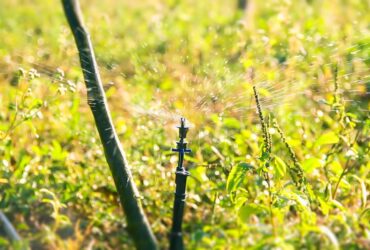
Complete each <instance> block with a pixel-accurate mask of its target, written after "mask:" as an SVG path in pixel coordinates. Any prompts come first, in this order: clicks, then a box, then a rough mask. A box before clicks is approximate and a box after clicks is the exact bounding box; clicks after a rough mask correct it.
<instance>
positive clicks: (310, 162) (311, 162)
mask: <svg viewBox="0 0 370 250" xmlns="http://www.w3.org/2000/svg"><path fill="white" fill-rule="evenodd" d="M319 167H322V163H321V161H320V160H319V159H317V158H309V159H306V160H304V161H303V162H302V168H303V170H304V171H305V172H306V173H311V172H312V171H313V170H314V169H316V168H319Z"/></svg>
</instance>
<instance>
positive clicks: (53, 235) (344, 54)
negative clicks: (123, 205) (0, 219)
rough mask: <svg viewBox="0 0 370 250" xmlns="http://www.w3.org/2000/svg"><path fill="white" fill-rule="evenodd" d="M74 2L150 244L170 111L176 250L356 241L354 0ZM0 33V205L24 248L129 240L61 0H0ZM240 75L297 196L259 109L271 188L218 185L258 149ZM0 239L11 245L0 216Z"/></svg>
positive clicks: (359, 200) (101, 245) (159, 224)
mask: <svg viewBox="0 0 370 250" xmlns="http://www.w3.org/2000/svg"><path fill="white" fill-rule="evenodd" d="M80 2H81V7H82V10H83V14H84V19H85V22H86V25H87V28H88V29H89V31H90V35H91V38H92V41H93V45H94V48H95V52H96V56H97V60H98V64H99V66H100V69H101V74H102V79H103V82H104V87H105V90H106V94H107V97H108V103H109V106H110V109H111V111H112V116H113V120H114V124H115V126H116V129H117V132H118V134H119V137H120V139H121V142H122V144H123V148H124V149H125V150H126V152H127V154H128V161H129V163H130V166H131V169H132V172H133V175H134V179H135V181H136V182H137V185H138V188H139V191H140V193H141V195H142V197H141V199H142V204H143V206H144V209H145V211H146V213H147V214H148V218H149V221H150V223H151V224H152V227H153V231H154V232H155V234H156V235H157V236H158V239H159V242H160V245H161V247H162V248H165V247H167V244H168V240H167V236H168V232H169V229H170V226H171V218H172V204H173V192H174V189H175V186H174V177H175V175H174V169H175V167H176V162H177V158H176V155H174V154H173V153H172V152H171V147H173V146H175V141H176V139H177V131H176V129H175V126H176V125H177V124H178V122H179V117H181V116H184V117H185V118H187V119H188V121H189V123H190V125H191V129H190V135H189V147H190V148H191V149H192V151H193V153H192V154H191V155H190V156H188V157H187V158H186V160H187V163H186V166H187V167H188V169H189V171H190V172H191V177H190V179H189V183H188V198H187V204H186V212H185V213H186V214H185V218H184V220H185V222H184V232H185V233H184V237H185V244H186V246H187V249H367V248H368V247H369V245H370V228H369V216H370V213H369V211H370V210H369V201H368V199H369V195H368V193H369V191H368V190H369V186H370V179H369V167H370V165H369V143H370V141H369V129H370V119H369V89H370V79H369V65H370V59H369V55H370V45H369V43H370V36H369V23H370V15H369V14H368V13H369V5H370V4H369V2H368V1H366V0H330V1H329V0H326V1H325V0H322V1H319V0H306V1H304V0H296V1H292V0H285V1H277V0H268V1H255V0H251V1H249V5H248V8H247V9H246V10H239V9H237V1H236V0H235V1H225V0H213V1H211V0H202V1H196V0H151V1H149V0H143V1H118V0H106V1H98V0H90V1H87V0H81V1H80ZM0 37H1V39H0V58H1V60H0V82H1V84H0V209H1V211H3V212H4V213H5V214H6V215H7V216H8V218H9V219H10V221H11V222H12V223H13V225H14V226H15V228H16V229H17V231H18V232H19V234H20V236H21V237H22V239H23V241H24V242H25V244H27V245H29V246H30V247H31V248H32V249H85V248H86V249H131V248H133V243H132V241H131V240H130V238H129V236H128V234H127V232H126V231H125V227H126V225H125V219H124V215H123V214H122V211H121V209H120V207H119V202H118V201H117V199H118V198H117V194H116V191H115V187H114V184H113V179H112V177H111V174H110V171H109V168H108V166H107V164H106V162H105V158H104V154H103V151H102V147H101V144H100V141H99V138H98V134H97V131H96V129H95V126H94V123H93V119H92V115H91V112H90V110H89V107H88V105H87V102H86V90H85V85H84V84H83V79H82V74H81V70H80V68H79V63H78V55H77V51H76V48H75V44H74V40H73V37H72V34H71V33H70V31H69V28H68V26H67V22H66V20H65V17H64V15H63V12H62V7H61V3H60V2H59V1H52V0H3V1H1V2H0ZM253 85H255V86H257V89H258V91H259V94H260V99H261V105H262V110H263V111H264V114H265V116H266V117H271V119H270V120H271V121H272V120H273V119H276V121H277V122H278V123H279V125H280V128H281V129H282V131H283V132H284V136H285V139H286V141H287V143H288V144H289V145H290V147H291V148H292V149H293V151H294V152H295V155H296V157H297V160H298V162H299V164H300V165H301V167H302V169H303V170H304V174H305V178H306V179H307V186H308V187H309V189H312V190H313V191H312V195H313V197H314V200H315V201H314V202H313V204H311V205H310V204H309V202H308V201H307V199H308V198H307V196H306V195H305V194H304V193H302V192H301V191H299V190H298V189H297V188H296V187H295V186H294V185H292V181H291V178H290V176H289V174H288V172H289V169H291V166H293V165H294V162H293V160H292V159H291V157H290V153H289V151H288V150H287V148H286V145H285V143H284V141H283V139H281V138H280V136H279V133H278V131H277V129H276V128H274V127H273V124H272V123H270V124H267V125H268V131H269V132H270V134H271V136H272V142H273V146H272V154H273V158H274V161H273V164H272V166H271V167H270V168H269V169H268V170H267V171H268V174H269V175H270V177H271V183H270V184H271V185H272V189H270V192H272V193H273V199H272V200H273V202H272V203H269V198H268V196H269V194H268V193H269V192H267V187H266V182H265V181H264V179H263V178H262V177H261V175H260V174H258V173H255V172H248V173H242V177H243V178H241V181H240V182H238V184H237V185H236V186H235V188H234V189H232V190H230V189H228V190H227V189H226V185H227V180H228V178H229V182H230V181H232V180H231V178H230V177H229V176H230V171H231V170H232V169H233V167H234V168H235V169H237V168H236V166H237V165H238V164H239V163H241V162H246V163H248V164H251V165H253V166H258V165H259V164H260V162H261V158H260V156H261V150H262V149H261V147H262V146H261V145H262V144H263V136H262V132H261V125H260V121H259V119H258V115H257V114H256V104H255V102H254V96H253V92H252V86H253ZM271 190H272V191H271ZM266 207H268V209H267V210H266V209H265V208H266ZM271 214H272V215H273V216H271ZM0 228H1V227H0ZM0 248H3V249H9V248H15V249H16V248H17V246H16V245H14V244H12V243H11V242H10V241H9V239H8V238H7V236H6V235H5V234H4V232H3V230H2V229H0Z"/></svg>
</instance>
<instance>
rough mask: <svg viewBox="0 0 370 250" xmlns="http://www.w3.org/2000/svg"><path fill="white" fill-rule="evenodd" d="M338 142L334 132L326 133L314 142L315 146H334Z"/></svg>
mask: <svg viewBox="0 0 370 250" xmlns="http://www.w3.org/2000/svg"><path fill="white" fill-rule="evenodd" d="M338 142H339V137H338V136H337V135H336V134H335V133H334V132H328V133H325V134H323V135H321V136H320V137H319V139H317V141H316V145H317V146H321V145H327V144H335V143H338Z"/></svg>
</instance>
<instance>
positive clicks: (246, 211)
mask: <svg viewBox="0 0 370 250" xmlns="http://www.w3.org/2000/svg"><path fill="white" fill-rule="evenodd" d="M267 211H268V209H267V208H266V207H265V206H263V205H259V204H254V203H252V204H248V205H245V206H242V207H241V208H240V209H239V218H240V219H241V220H242V221H246V220H248V219H249V217H250V216H251V215H253V214H261V213H267Z"/></svg>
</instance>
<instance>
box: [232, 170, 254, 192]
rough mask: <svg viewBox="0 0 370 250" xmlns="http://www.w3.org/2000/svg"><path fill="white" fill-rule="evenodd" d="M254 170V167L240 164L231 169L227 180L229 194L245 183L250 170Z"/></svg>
mask: <svg viewBox="0 0 370 250" xmlns="http://www.w3.org/2000/svg"><path fill="white" fill-rule="evenodd" d="M251 169H253V166H252V165H250V164H248V163H239V164H238V165H236V166H234V167H233V168H232V169H231V172H230V174H229V177H228V178H227V183H226V190H227V192H228V193H231V192H233V191H235V190H236V189H237V188H238V187H239V186H240V185H241V184H242V182H243V180H244V177H245V175H246V174H247V171H248V170H251Z"/></svg>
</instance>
